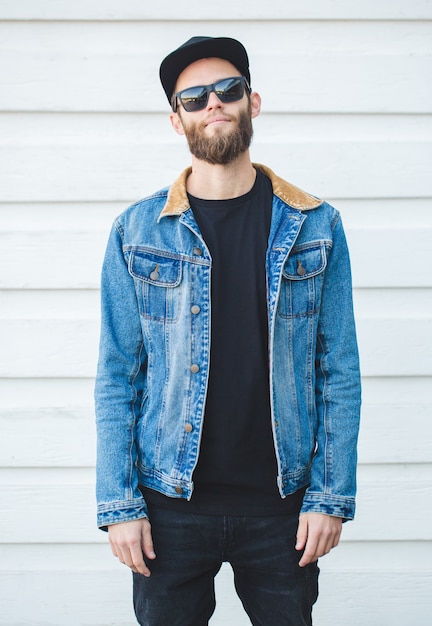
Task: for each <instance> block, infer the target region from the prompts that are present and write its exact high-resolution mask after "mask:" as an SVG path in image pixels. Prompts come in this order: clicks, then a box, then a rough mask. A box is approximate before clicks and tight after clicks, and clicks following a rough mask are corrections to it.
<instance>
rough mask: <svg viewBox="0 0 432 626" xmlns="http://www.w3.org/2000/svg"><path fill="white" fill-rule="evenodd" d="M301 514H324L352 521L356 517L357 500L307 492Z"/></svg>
mask: <svg viewBox="0 0 432 626" xmlns="http://www.w3.org/2000/svg"><path fill="white" fill-rule="evenodd" d="M300 513H324V515H332V516H333V517H341V518H342V519H343V520H344V521H348V520H352V519H354V515H355V498H352V497H346V496H338V495H333V494H328V493H313V492H307V491H306V493H305V496H304V498H303V505H302V508H301V511H300Z"/></svg>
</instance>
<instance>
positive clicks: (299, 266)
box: [297, 259, 306, 276]
mask: <svg viewBox="0 0 432 626" xmlns="http://www.w3.org/2000/svg"><path fill="white" fill-rule="evenodd" d="M297 274H298V275H299V276H304V275H305V274H306V270H305V268H304V267H303V265H302V264H301V261H300V259H297Z"/></svg>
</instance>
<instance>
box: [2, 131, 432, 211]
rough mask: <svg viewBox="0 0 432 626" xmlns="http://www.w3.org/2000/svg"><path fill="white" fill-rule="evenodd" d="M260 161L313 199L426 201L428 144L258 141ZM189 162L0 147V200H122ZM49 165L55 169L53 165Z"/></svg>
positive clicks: (103, 151)
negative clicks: (420, 199) (390, 198)
mask: <svg viewBox="0 0 432 626" xmlns="http://www.w3.org/2000/svg"><path fill="white" fill-rule="evenodd" d="M252 155H253V158H254V161H256V162H258V163H265V164H267V165H268V166H269V167H271V168H272V169H273V170H275V171H276V172H277V173H279V175H281V176H283V177H284V178H286V179H287V180H290V181H292V182H293V183H294V184H296V185H297V186H298V187H302V188H303V189H305V190H306V191H309V192H310V193H313V194H314V195H316V196H319V197H324V198H325V197H330V196H332V197H334V196H336V197H337V196H340V197H347V198H350V197H351V198H352V197H358V198H378V199H379V198H389V197H396V198H405V199H406V201H407V202H409V201H410V198H415V197H418V198H430V197H432V177H431V176H430V175H429V174H430V164H431V163H432V143H426V142H423V141H418V142H416V141H407V142H404V141H389V142H387V143H385V142H378V143H377V142H375V141H373V140H371V141H370V142H369V141H368V142H360V141H355V140H353V141H350V142H349V143H344V142H341V143H337V142H316V141H314V142H311V143H304V142H298V143H297V142H290V141H289V140H288V138H286V143H284V144H280V143H279V144H275V143H271V142H268V143H267V142H266V143H260V142H259V141H256V142H255V143H254V145H253V148H252ZM189 163H190V156H189V154H188V153H187V150H186V147H185V146H183V145H181V144H178V143H177V142H173V143H172V144H168V145H163V144H160V143H158V142H155V143H154V144H153V145H150V146H149V145H127V144H123V143H121V144H118V145H116V146H115V145H112V146H103V145H82V146H76V145H75V146H73V145H60V146H50V145H39V146H35V147H32V146H27V147H10V146H7V147H0V165H1V168H2V172H3V176H4V178H3V180H4V183H3V184H2V188H1V190H0V201H1V202H3V203H6V202H31V201H32V200H34V201H35V202H59V201H65V202H86V201H92V202H100V201H108V202H113V201H114V202H121V201H124V202H125V203H126V202H128V201H129V199H131V198H134V199H137V200H138V199H139V198H142V197H144V196H147V195H150V194H152V193H153V192H155V191H157V190H158V189H160V188H162V187H165V186H166V185H169V184H171V183H172V182H173V181H174V180H175V179H176V178H177V176H178V175H179V173H180V172H181V171H182V169H183V168H185V167H187V166H188V165H189ZM54 166H55V167H54Z"/></svg>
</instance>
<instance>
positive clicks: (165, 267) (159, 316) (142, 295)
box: [129, 250, 182, 322]
mask: <svg viewBox="0 0 432 626" xmlns="http://www.w3.org/2000/svg"><path fill="white" fill-rule="evenodd" d="M129 273H130V274H131V276H133V278H134V281H135V288H136V292H137V298H138V305H139V309H140V313H141V315H143V316H144V317H146V318H148V319H153V320H159V321H168V322H173V321H175V320H176V319H177V318H178V315H179V309H180V294H179V291H180V285H181V282H182V261H181V260H179V259H173V258H170V257H165V256H162V255H159V254H154V253H152V252H145V251H141V250H134V251H132V253H131V256H130V259H129Z"/></svg>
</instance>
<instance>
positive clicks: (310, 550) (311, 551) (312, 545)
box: [299, 534, 318, 567]
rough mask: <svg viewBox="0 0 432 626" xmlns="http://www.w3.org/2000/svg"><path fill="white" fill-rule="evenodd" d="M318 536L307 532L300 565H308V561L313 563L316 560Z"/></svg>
mask: <svg viewBox="0 0 432 626" xmlns="http://www.w3.org/2000/svg"><path fill="white" fill-rule="evenodd" d="M317 553H318V537H317V536H315V535H312V534H309V536H308V538H307V541H306V546H305V549H304V552H303V556H302V557H301V559H300V561H299V565H300V567H304V566H305V565H309V563H313V562H314V561H317V560H318V554H317Z"/></svg>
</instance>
